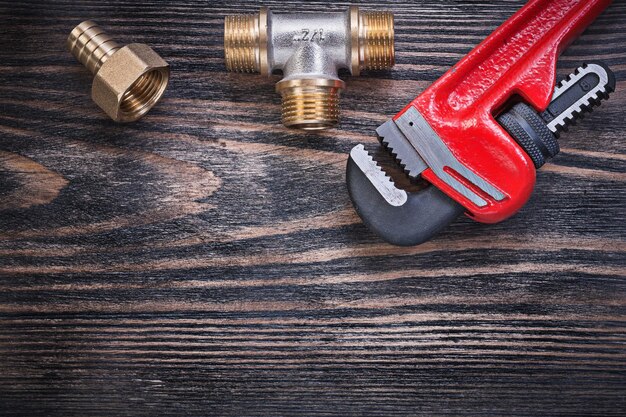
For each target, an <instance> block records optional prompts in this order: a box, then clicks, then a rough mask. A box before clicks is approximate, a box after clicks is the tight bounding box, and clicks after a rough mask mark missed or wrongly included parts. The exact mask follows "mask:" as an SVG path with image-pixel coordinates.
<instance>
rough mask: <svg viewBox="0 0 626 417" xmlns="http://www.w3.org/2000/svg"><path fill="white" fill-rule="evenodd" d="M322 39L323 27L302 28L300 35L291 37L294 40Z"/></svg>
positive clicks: (311, 40)
mask: <svg viewBox="0 0 626 417" xmlns="http://www.w3.org/2000/svg"><path fill="white" fill-rule="evenodd" d="M324 39H326V38H325V37H324V29H315V30H311V29H302V31H301V32H300V35H299V36H298V35H296V36H294V38H293V40H294V41H296V42H322V41H323V40H324Z"/></svg>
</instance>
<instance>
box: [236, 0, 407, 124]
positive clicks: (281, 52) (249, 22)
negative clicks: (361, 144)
mask: <svg viewBox="0 0 626 417" xmlns="http://www.w3.org/2000/svg"><path fill="white" fill-rule="evenodd" d="M224 54H225V59H226V68H227V69H228V71H232V72H248V73H249V72H260V73H261V74H264V75H267V76H269V75H271V74H272V73H273V72H274V71H277V70H279V71H282V73H283V79H282V80H281V81H279V82H278V84H277V85H276V91H277V92H279V93H280V94H281V96H282V101H283V104H282V120H283V124H285V126H288V127H294V128H299V129H305V130H319V129H327V128H330V127H333V126H335V125H336V124H337V123H338V120H339V96H340V94H341V91H342V90H343V89H344V88H345V83H344V82H343V81H341V80H340V79H339V76H338V71H339V70H340V69H348V70H349V71H350V72H351V73H352V75H355V76H356V75H359V74H360V72H361V70H385V69H389V68H391V67H393V65H394V64H395V52H394V24H393V14H392V13H390V12H386V11H362V10H359V8H358V7H356V6H352V7H350V8H348V9H347V10H345V11H344V12H324V13H308V14H303V13H274V12H271V11H270V10H268V9H267V8H264V7H263V8H261V10H260V11H259V13H256V14H245V15H233V16H226V19H225V21H224Z"/></svg>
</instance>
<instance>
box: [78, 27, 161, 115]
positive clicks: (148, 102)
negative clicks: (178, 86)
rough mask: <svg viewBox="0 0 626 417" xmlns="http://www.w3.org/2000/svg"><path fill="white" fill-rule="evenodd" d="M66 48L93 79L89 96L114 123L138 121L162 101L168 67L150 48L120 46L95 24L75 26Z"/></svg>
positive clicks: (137, 45)
mask: <svg viewBox="0 0 626 417" xmlns="http://www.w3.org/2000/svg"><path fill="white" fill-rule="evenodd" d="M67 47H68V49H69V50H70V52H71V53H72V55H74V57H76V59H77V60H78V61H79V62H80V63H81V64H83V65H84V66H85V67H87V69H89V71H91V73H92V74H93V75H94V80H93V85H92V88H91V96H92V98H93V101H95V102H96V104H97V105H98V106H100V108H102V110H104V111H105V112H106V114H108V115H109V116H110V117H111V119H113V120H115V121H116V122H132V121H135V120H137V119H139V118H141V117H142V116H143V115H144V114H146V113H147V112H148V110H150V109H151V108H152V107H153V106H154V105H155V104H156V103H157V102H158V101H159V99H160V98H161V96H162V95H163V92H164V91H165V88H166V87H167V83H168V80H169V74H170V70H169V66H168V64H167V62H165V61H164V60H163V59H162V58H161V57H160V56H159V55H157V53H156V52H154V51H153V50H152V49H151V48H150V47H149V46H147V45H143V44H139V43H133V44H130V45H127V46H123V47H122V46H121V45H119V44H118V43H116V42H115V41H114V40H112V39H111V38H110V37H109V36H108V35H107V34H106V33H104V31H103V30H102V29H101V28H100V27H99V26H98V25H97V24H96V23H94V22H92V21H90V20H87V21H85V22H83V23H81V24H80V25H78V26H76V27H75V28H74V30H72V32H71V33H70V36H69V37H68V38H67Z"/></svg>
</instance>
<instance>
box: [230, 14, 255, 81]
mask: <svg viewBox="0 0 626 417" xmlns="http://www.w3.org/2000/svg"><path fill="white" fill-rule="evenodd" d="M224 54H225V55H226V69H227V70H228V71H232V72H258V71H260V70H261V63H260V25H259V14H258V13H257V14H242V15H233V16H226V18H225V19H224Z"/></svg>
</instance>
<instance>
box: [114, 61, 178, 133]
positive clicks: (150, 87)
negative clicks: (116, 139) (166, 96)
mask: <svg viewBox="0 0 626 417" xmlns="http://www.w3.org/2000/svg"><path fill="white" fill-rule="evenodd" d="M168 77H169V73H168V71H167V69H155V70H152V71H149V72H147V73H145V74H144V75H142V76H141V77H139V78H138V79H137V81H135V82H134V83H133V85H131V86H130V88H129V89H128V90H127V91H126V92H125V93H124V95H123V96H122V100H121V102H120V121H133V120H137V119H139V118H140V117H141V116H143V115H144V114H146V113H147V112H148V111H149V110H150V109H151V108H152V107H153V106H154V105H155V104H156V103H157V102H158V101H159V99H160V98H161V96H162V95H163V93H164V92H165V88H166V87H167V82H168Z"/></svg>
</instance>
